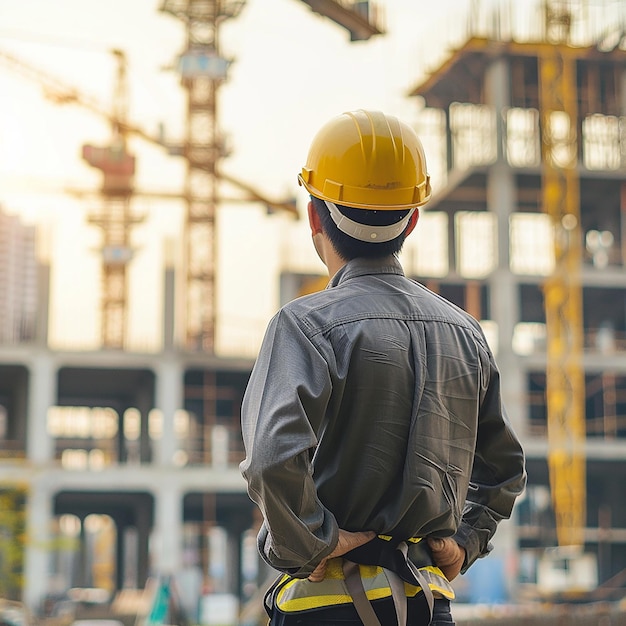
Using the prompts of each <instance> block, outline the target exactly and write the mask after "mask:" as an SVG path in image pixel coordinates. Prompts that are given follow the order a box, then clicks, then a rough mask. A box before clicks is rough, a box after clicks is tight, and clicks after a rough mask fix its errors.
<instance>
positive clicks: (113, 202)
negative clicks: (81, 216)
mask: <svg viewBox="0 0 626 626" xmlns="http://www.w3.org/2000/svg"><path fill="white" fill-rule="evenodd" d="M113 54H114V56H115V58H116V60H117V74H116V81H115V90H114V98H113V107H112V116H111V141H110V144H109V145H108V146H104V147H98V146H92V145H89V144H87V145H84V146H83V150H82V156H83V159H85V161H87V163H89V165H91V166H92V167H95V168H97V169H99V170H101V172H102V187H101V189H100V194H101V206H100V207H98V209H96V210H94V211H92V212H91V213H90V214H89V216H88V221H89V223H90V224H93V225H94V226H97V227H99V228H100V230H101V231H102V245H101V248H100V252H101V255H102V262H101V281H102V293H101V297H100V302H101V305H100V311H101V323H100V329H101V338H102V345H103V347H105V348H114V349H122V348H124V343H125V339H126V329H127V311H128V303H127V300H128V265H129V263H130V261H131V260H132V258H133V254H134V250H133V247H132V244H131V232H132V227H133V226H135V225H136V224H139V223H141V222H143V220H144V217H143V216H139V215H137V214H135V213H134V212H133V211H132V209H131V202H130V201H131V196H132V194H133V178H134V174H135V157H134V156H133V155H132V154H130V152H129V151H128V147H127V142H126V132H127V131H126V124H127V117H128V86H127V75H126V57H125V55H124V53H123V52H122V51H121V50H113Z"/></svg>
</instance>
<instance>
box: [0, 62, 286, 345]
mask: <svg viewBox="0 0 626 626" xmlns="http://www.w3.org/2000/svg"><path fill="white" fill-rule="evenodd" d="M113 54H114V56H115V58H116V60H117V76H116V84H115V90H114V102H113V106H112V107H107V106H105V105H103V104H102V103H101V102H99V101H98V100H97V99H95V98H93V97H91V96H90V95H88V94H86V93H83V92H82V91H81V90H80V89H78V88H76V87H75V86H72V85H69V84H67V83H65V82H64V81H62V80H59V79H58V78H56V77H54V76H52V75H50V74H49V73H48V72H44V71H42V70H40V69H38V68H36V67H33V66H32V65H30V64H28V63H26V62H24V61H23V60H21V59H19V58H17V57H15V56H14V55H12V54H10V53H8V52H6V51H3V50H0V63H1V64H3V65H5V66H7V67H9V68H10V69H11V70H13V71H16V72H17V73H19V74H20V75H22V76H24V77H25V78H27V79H29V80H32V81H34V82H36V83H38V84H40V85H41V86H42V87H43V90H44V94H45V96H46V97H47V98H48V99H50V100H52V101H53V102H55V103H57V104H76V105H78V106H81V107H83V108H85V109H87V110H89V111H91V112H92V113H95V114H96V115H97V116H99V117H102V118H104V119H105V120H107V121H108V122H109V124H110V126H111V129H112V137H111V142H110V144H109V145H108V146H105V147H96V146H91V145H86V146H84V147H83V158H85V160H86V161H87V162H88V163H89V164H90V165H92V166H93V167H96V168H97V169H100V170H101V171H102V174H103V182H102V186H101V189H100V195H101V197H102V201H103V204H102V207H101V208H100V210H99V211H97V212H93V213H92V214H91V215H90V217H89V220H90V222H91V223H92V224H94V225H96V226H98V227H100V228H101V229H102V232H103V243H102V247H101V252H102V276H103V296H102V298H101V318H102V327H101V328H102V330H101V334H102V342H103V345H104V346H105V347H111V348H120V347H122V346H123V343H124V327H125V324H126V322H125V320H126V307H127V301H126V269H127V265H128V262H129V261H130V260H131V258H132V255H133V249H132V246H131V243H130V230H131V227H132V226H133V225H136V224H138V223H140V222H141V221H142V220H143V217H142V216H138V215H136V214H134V213H132V212H131V210H130V199H131V197H132V196H133V195H135V194H136V191H135V189H134V186H133V175H134V172H135V160H134V157H133V156H132V155H131V154H130V153H129V152H128V148H127V137H128V136H130V135H132V136H136V137H139V138H141V139H142V140H144V141H146V142H148V143H150V144H152V145H158V146H160V147H162V148H165V149H166V150H167V151H168V153H169V154H172V155H181V154H182V155H183V156H188V155H186V154H185V153H184V150H181V149H180V147H179V146H172V145H169V144H167V143H166V142H165V141H164V140H163V138H162V137H159V136H157V135H152V134H150V133H148V132H146V131H145V130H143V129H142V128H140V127H138V126H135V125H133V124H131V123H130V122H129V121H128V118H127V90H126V64H125V57H124V54H123V53H122V51H120V50H114V51H113ZM207 167H208V166H207V165H206V164H202V163H201V164H198V166H197V167H195V168H194V174H193V176H196V177H197V176H199V175H200V176H201V175H203V173H204V172H207V171H208V170H207ZM208 175H209V176H210V177H211V180H213V178H214V177H216V178H217V177H218V178H219V179H220V180H223V181H225V182H227V183H228V184H230V185H231V186H233V187H235V188H237V189H239V190H240V191H242V192H244V197H242V198H241V199H239V200H238V201H250V202H259V203H261V204H263V205H265V206H266V207H267V208H268V210H271V211H272V212H285V213H287V214H290V215H292V216H294V217H298V210H297V207H296V204H295V200H293V199H287V200H275V199H272V198H268V197H267V196H265V194H263V193H262V192H260V191H258V190H257V189H255V188H254V187H253V186H252V185H250V184H248V183H246V182H243V181H241V180H239V179H238V178H237V177H235V176H232V175H230V174H228V173H226V172H224V171H221V170H220V171H217V168H215V169H211V170H210V171H208ZM191 176H192V174H191V173H190V177H191ZM142 195H150V194H149V193H148V194H145V193H144V194H142ZM152 195H155V194H152ZM156 195H158V196H162V195H163V194H156ZM165 195H167V194H165ZM175 197H177V198H184V199H185V200H186V201H187V203H188V204H193V203H194V201H195V198H194V191H193V188H191V187H189V186H188V187H186V188H185V189H184V190H183V191H182V192H181V193H180V194H175ZM220 200H221V198H220ZM191 223H193V224H195V221H192V222H191ZM187 230H188V232H189V226H188V227H187ZM189 245H191V243H190V244H189ZM194 245H196V244H195V243H194ZM197 245H203V242H202V241H200V242H198V244H197ZM205 277H208V278H207V279H208V280H209V279H210V280H211V281H212V280H213V276H212V273H209V272H207V274H202V275H201V276H200V278H205ZM194 278H195V277H194ZM190 282H191V279H190ZM207 308H208V307H207ZM208 310H209V311H210V315H211V316H212V315H213V310H212V308H211V309H208Z"/></svg>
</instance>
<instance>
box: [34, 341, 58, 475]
mask: <svg viewBox="0 0 626 626" xmlns="http://www.w3.org/2000/svg"><path fill="white" fill-rule="evenodd" d="M56 390H57V381H56V366H55V362H54V360H53V358H52V357H51V355H50V354H48V353H47V352H44V351H42V352H38V353H37V354H36V356H35V358H34V359H33V362H32V364H31V366H30V380H29V388H28V415H27V421H28V429H27V433H26V456H27V457H28V459H29V461H31V463H34V464H35V465H40V464H41V465H43V464H46V463H49V462H50V461H51V460H52V458H53V454H54V451H53V441H52V439H51V437H50V436H49V435H48V429H47V417H48V409H49V408H50V407H51V406H52V405H54V404H55V402H56Z"/></svg>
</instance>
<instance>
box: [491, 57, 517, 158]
mask: <svg viewBox="0 0 626 626" xmlns="http://www.w3.org/2000/svg"><path fill="white" fill-rule="evenodd" d="M509 73H510V68H509V63H508V61H507V59H504V58H498V59H495V60H494V61H493V63H491V65H490V66H489V68H488V69H487V73H486V76H485V100H486V103H487V104H488V105H489V106H491V107H492V108H493V110H494V112H495V115H496V135H497V143H496V145H497V160H498V162H501V161H504V160H505V157H506V150H505V146H506V136H505V131H506V125H505V118H504V116H505V114H506V110H507V108H508V107H509V106H511V95H510V93H509Z"/></svg>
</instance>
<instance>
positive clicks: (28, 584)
mask: <svg viewBox="0 0 626 626" xmlns="http://www.w3.org/2000/svg"><path fill="white" fill-rule="evenodd" d="M52 513H53V511H52V493H51V491H50V489H49V488H48V486H47V485H44V484H42V481H40V480H35V481H33V483H32V484H31V486H30V489H29V492H28V500H27V512H26V537H27V541H26V554H25V558H24V595H23V598H24V603H25V604H26V606H27V607H28V608H29V609H30V610H31V611H33V612H36V611H38V610H39V608H40V605H41V602H42V600H43V598H44V596H45V595H46V593H47V592H48V590H49V589H48V585H49V584H50V549H49V548H50V520H51V519H52Z"/></svg>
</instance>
